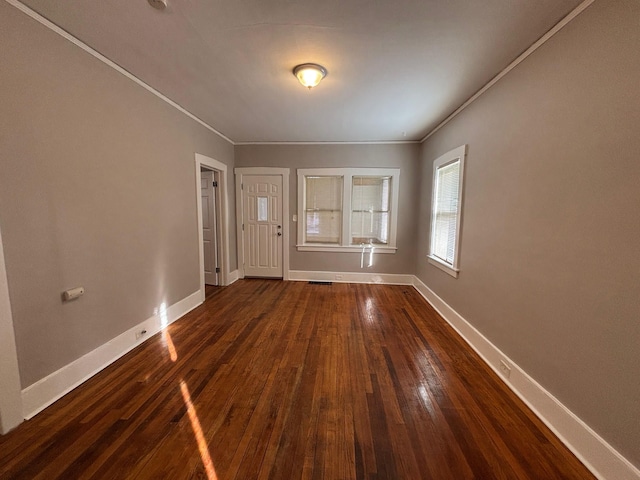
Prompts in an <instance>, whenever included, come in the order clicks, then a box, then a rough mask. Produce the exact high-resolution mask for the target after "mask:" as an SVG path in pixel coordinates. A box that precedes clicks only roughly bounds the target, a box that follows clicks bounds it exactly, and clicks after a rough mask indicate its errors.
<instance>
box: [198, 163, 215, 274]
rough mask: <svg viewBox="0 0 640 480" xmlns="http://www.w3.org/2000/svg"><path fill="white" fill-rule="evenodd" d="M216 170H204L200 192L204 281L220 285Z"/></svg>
mask: <svg viewBox="0 0 640 480" xmlns="http://www.w3.org/2000/svg"><path fill="white" fill-rule="evenodd" d="M214 182H215V180H214V172H212V171H211V170H209V171H203V172H202V174H201V182H200V192H201V197H202V241H203V245H202V248H203V254H204V283H205V284H206V285H218V273H217V272H216V268H217V267H218V241H217V235H218V234H217V225H216V223H217V222H216V203H217V202H216V188H217V187H214Z"/></svg>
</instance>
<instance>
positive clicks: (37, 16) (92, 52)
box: [5, 0, 235, 145]
mask: <svg viewBox="0 0 640 480" xmlns="http://www.w3.org/2000/svg"><path fill="white" fill-rule="evenodd" d="M5 1H6V2H7V3H8V4H9V5H12V6H14V7H15V8H17V9H18V10H20V11H21V12H22V13H24V14H26V15H28V16H29V17H31V18H33V19H34V20H36V21H37V22H39V23H41V24H42V25H44V26H45V27H47V28H48V29H49V30H51V31H53V32H55V33H57V34H58V35H60V36H61V37H62V38H64V39H66V40H68V41H70V42H71V43H73V44H74V45H76V46H77V47H80V48H81V49H82V50H84V51H85V52H87V53H88V54H90V55H92V56H94V57H95V58H97V59H98V60H100V61H101V62H103V63H104V64H106V65H108V66H109V67H111V68H113V69H114V70H115V71H117V72H118V73H120V74H122V75H124V76H125V77H127V78H128V79H129V80H132V81H134V82H135V83H137V84H138V85H139V86H141V87H142V88H144V89H145V90H147V91H148V92H150V93H152V94H154V95H155V96H156V97H158V98H159V99H161V100H163V101H164V102H166V103H168V104H169V105H171V106H172V107H174V108H175V109H176V110H178V111H180V112H182V113H184V114H185V115H186V116H187V117H189V118H191V119H192V120H195V121H196V122H198V123H199V124H200V125H202V126H203V127H204V128H206V129H207V130H210V131H211V132H213V133H215V134H216V135H218V136H219V137H220V138H223V139H224V140H226V141H227V142H229V143H230V144H231V145H235V144H234V143H233V140H231V139H230V138H229V137H227V136H225V135H224V134H222V133H220V132H219V131H218V130H216V129H215V128H213V127H212V126H211V125H209V124H208V123H206V122H204V121H203V120H201V119H199V118H198V117H196V116H195V115H194V114H193V113H191V112H189V111H188V110H186V109H185V108H184V107H182V106H180V105H179V104H177V103H176V102H174V101H173V100H171V99H170V98H168V97H166V96H164V95H163V94H162V93H160V92H159V91H158V90H156V89H155V88H153V87H152V86H151V85H149V84H147V83H145V82H143V81H142V80H140V79H139V78H138V77H136V76H135V75H133V74H132V73H131V72H129V71H127V70H125V69H124V68H122V67H121V66H120V65H118V64H117V63H115V62H113V61H111V60H109V59H108V58H107V57H105V56H104V55H102V54H101V53H100V52H98V51H96V50H94V49H93V48H91V47H90V46H89V45H87V44H86V43H84V42H83V41H82V40H79V39H78V38H76V37H74V36H73V35H71V34H70V33H69V32H67V31H65V30H63V29H62V28H60V27H59V26H57V25H56V24H55V23H52V22H51V21H49V20H47V19H46V18H44V17H43V16H42V15H40V14H39V13H37V12H36V11H34V10H32V9H31V8H29V7H27V6H26V5H24V4H23V3H21V2H19V1H18V0H5Z"/></svg>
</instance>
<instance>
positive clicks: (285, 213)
mask: <svg viewBox="0 0 640 480" xmlns="http://www.w3.org/2000/svg"><path fill="white" fill-rule="evenodd" d="M233 171H234V173H235V174H236V232H237V236H236V239H237V242H238V248H237V251H238V278H244V234H243V231H242V224H243V212H244V209H243V195H242V183H243V182H242V177H243V175H280V176H281V177H282V279H283V280H289V249H290V247H289V172H290V169H288V168H277V167H238V168H234V170H233Z"/></svg>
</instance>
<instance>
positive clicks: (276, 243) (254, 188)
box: [242, 175, 284, 278]
mask: <svg viewBox="0 0 640 480" xmlns="http://www.w3.org/2000/svg"><path fill="white" fill-rule="evenodd" d="M242 185H243V186H242V204H243V211H242V219H243V228H244V230H243V240H244V241H243V244H244V252H243V253H244V274H245V276H248V277H272V278H282V272H283V268H282V247H283V241H282V238H283V236H282V234H283V228H284V224H283V219H282V176H281V175H243V176H242Z"/></svg>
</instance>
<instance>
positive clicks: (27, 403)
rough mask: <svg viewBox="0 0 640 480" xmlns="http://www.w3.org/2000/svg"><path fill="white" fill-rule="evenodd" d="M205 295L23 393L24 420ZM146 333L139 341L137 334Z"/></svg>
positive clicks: (198, 294) (138, 327)
mask: <svg viewBox="0 0 640 480" xmlns="http://www.w3.org/2000/svg"><path fill="white" fill-rule="evenodd" d="M201 298H202V292H200V290H198V291H197V292H194V293H192V294H191V295H189V296H188V297H186V298H184V299H182V300H180V301H179V302H176V303H174V304H173V305H171V306H170V307H168V308H167V309H166V310H165V311H164V312H162V311H161V312H159V313H158V314H157V315H154V316H152V317H151V318H148V319H147V320H145V321H144V322H141V323H139V324H138V325H136V326H135V327H133V328H130V329H129V330H127V331H126V332H124V333H122V334H120V335H118V336H117V337H116V338H114V339H112V340H110V341H108V342H107V343H105V344H104V345H101V346H99V347H98V348H96V349H95V350H93V351H91V352H89V353H87V354H86V355H83V356H82V357H80V358H78V359H77V360H74V361H73V362H71V363H70V364H68V365H66V366H64V367H62V368H61V369H60V370H57V371H55V372H53V373H52V374H50V375H48V376H46V377H45V378H43V379H41V380H38V381H37V382H36V383H34V384H32V385H29V386H28V387H27V388H25V389H24V390H22V411H23V414H24V418H25V419H29V418H31V417H33V416H34V415H36V414H37V413H39V412H41V411H42V410H44V409H45V408H47V407H48V406H49V405H51V404H52V403H53V402H55V401H56V400H58V399H59V398H61V397H63V396H64V395H66V394H67V393H69V392H70V391H71V390H73V389H74V388H76V387H77V386H78V385H80V384H81V383H83V382H85V381H86V380H88V379H89V378H91V377H92V376H94V375H95V374H96V373H98V372H99V371H100V370H102V369H104V368H105V367H107V366H109V365H110V364H112V363H113V362H115V361H116V360H117V359H119V358H120V357H121V356H123V355H124V354H126V353H127V352H129V351H130V350H132V349H133V348H135V347H137V346H138V345H140V344H141V343H143V342H144V341H146V340H147V339H149V338H151V337H152V336H153V335H155V334H156V333H158V332H159V331H161V330H162V329H163V328H165V327H166V326H167V325H169V324H171V323H173V322H175V321H176V320H178V319H179V318H180V317H182V316H184V315H185V314H186V313H188V312H190V311H191V310H193V309H194V308H196V307H197V306H198V305H200V304H201V303H202V300H201ZM141 330H146V331H147V333H146V334H145V335H144V336H142V337H140V339H136V332H140V331H141Z"/></svg>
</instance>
